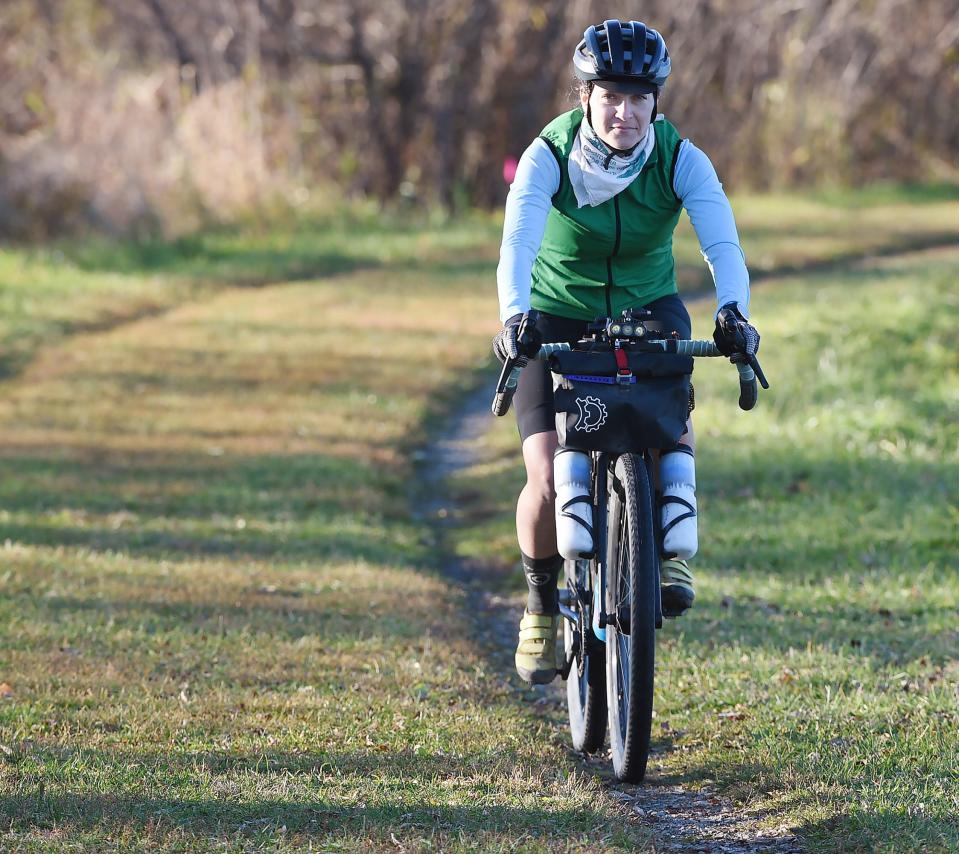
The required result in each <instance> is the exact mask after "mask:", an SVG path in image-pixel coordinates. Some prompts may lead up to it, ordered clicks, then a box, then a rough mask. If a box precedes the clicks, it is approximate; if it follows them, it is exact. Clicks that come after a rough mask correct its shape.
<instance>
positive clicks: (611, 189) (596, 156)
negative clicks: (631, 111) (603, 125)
mask: <svg viewBox="0 0 959 854" xmlns="http://www.w3.org/2000/svg"><path fill="white" fill-rule="evenodd" d="M655 144H656V132H655V131H654V130H653V125H652V123H650V125H649V129H648V130H647V131H646V136H645V137H644V138H643V139H642V140H641V141H640V142H639V143H638V144H637V145H636V146H635V147H634V148H633V150H632V151H631V152H629V153H628V154H626V155H624V154H621V153H620V152H618V151H616V149H614V148H610V147H609V146H608V145H607V144H606V143H605V142H603V141H602V140H601V139H600V138H599V137H598V136H597V135H596V131H594V130H593V128H592V126H591V125H590V123H589V121H588V120H587V119H586V116H583V121H582V123H581V124H580V126H579V132H578V133H577V134H576V139H575V140H574V141H573V150H572V151H571V152H570V154H569V181H570V184H572V186H573V192H574V193H575V194H576V203H577V204H578V206H579V207H585V206H586V205H589V206H590V207H596V205H601V204H602V203H603V202H607V201H609V200H610V199H611V198H612V197H613V196H615V195H616V194H617V193H620V192H622V191H623V190H625V189H626V188H627V187H628V186H629V185H630V183H631V182H632V181H633V179H634V178H635V177H636V176H637V175H638V174H639V173H640V172H641V171H642V168H643V165H644V164H645V163H646V160H647V158H648V157H649V155H650V152H652V150H653V146H654V145H655Z"/></svg>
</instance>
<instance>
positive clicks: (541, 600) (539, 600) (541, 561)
mask: <svg viewBox="0 0 959 854" xmlns="http://www.w3.org/2000/svg"><path fill="white" fill-rule="evenodd" d="M520 554H521V555H523V572H524V573H525V574H526V584H527V586H528V587H529V598H528V599H527V600H526V610H527V611H529V612H530V613H531V614H555V613H556V612H557V611H559V596H558V594H557V592H556V582H557V581H558V580H559V571H560V570H561V569H562V568H563V558H562V557H560V556H559V555H553V556H552V557H529V556H528V555H525V554H523V553H522V552H520Z"/></svg>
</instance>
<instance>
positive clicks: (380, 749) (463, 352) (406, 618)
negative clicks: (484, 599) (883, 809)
mask: <svg viewBox="0 0 959 854" xmlns="http://www.w3.org/2000/svg"><path fill="white" fill-rule="evenodd" d="M489 303H490V299H489V294H488V277H487V276H486V275H483V276H481V277H480V276H477V275H475V274H470V273H469V272H467V273H465V274H463V273H460V274H459V275H456V274H455V272H454V271H449V272H434V274H433V275H432V277H424V276H423V275H421V274H419V273H417V272H405V273H404V272H399V271H396V270H394V271H391V273H390V275H389V277H384V276H380V275H370V274H367V273H355V274H348V275H344V276H341V277H338V278H331V279H328V280H322V281H310V282H304V283H300V284H288V285H277V286H274V287H270V288H263V289H259V290H254V291H250V290H227V291H224V292H222V293H221V294H219V295H218V296H216V297H214V298H213V299H211V300H208V301H206V302H203V303H201V304H196V305H187V306H184V307H182V308H179V309H176V310H173V311H171V312H169V313H168V314H166V315H165V316H163V317H161V318H149V319H145V320H141V321H138V322H135V323H132V324H128V325H124V326H122V327H120V328H118V329H116V330H113V331H111V332H106V333H100V334H96V335H90V336H79V337H75V338H73V339H72V340H71V341H70V342H69V343H67V344H65V345H63V346H61V347H56V348H52V349H48V350H44V351H42V352H41V354H40V355H39V356H38V358H36V359H35V361H34V362H33V363H32V364H31V366H30V367H29V368H28V369H27V370H26V371H25V373H24V374H23V375H22V376H21V377H20V378H19V379H17V380H16V381H13V382H10V383H8V384H7V386H6V387H5V389H4V394H3V396H2V398H0V453H2V456H3V468H4V473H5V476H4V478H3V479H2V482H0V506H2V507H3V510H2V512H0V525H2V534H0V543H2V542H3V540H4V539H5V540H6V545H5V546H4V547H3V548H2V555H3V568H2V575H0V578H2V581H3V585H4V593H5V595H4V597H3V599H2V600H0V626H2V633H3V643H2V652H0V682H3V683H5V687H3V688H0V693H2V694H3V696H2V697H0V744H2V745H3V746H2V748H0V749H2V751H3V754H2V755H0V847H2V848H4V849H5V850H7V849H11V848H13V849H18V850H29V849H34V850H43V851H46V850H51V849H56V848H63V849H71V850H72V849H73V848H74V847H76V848H85V849H87V850H97V851H99V850H104V849H105V848H109V847H116V848H118V849H120V850H130V849H136V848H139V849H142V850H150V851H156V850H171V851H172V850H177V851H179V850H223V849H224V848H225V849H227V850H251V849H258V848H260V847H264V848H267V847H268V848H270V849H271V850H276V849H278V850H290V851H293V850H303V849H304V848H306V847H307V846H310V845H312V846H313V847H314V849H322V850H367V849H368V848H369V847H383V848H386V849H395V848H396V845H397V844H399V845H402V846H408V847H409V848H411V849H417V848H424V847H430V846H433V847H436V848H439V849H442V850H456V849H472V848H483V849H492V850H495V849H497V848H503V849H507V848H513V847H515V846H517V845H521V846H523V847H528V848H532V849H536V848H542V849H546V848H556V847H560V848H568V849H570V850H606V849H608V848H616V847H617V846H619V847H621V848H629V847H633V846H634V845H636V844H640V843H641V842H642V840H643V839H644V838H645V836H646V834H645V832H644V831H643V830H641V829H638V828H635V827H633V826H631V825H630V824H629V823H628V822H626V821H623V820H622V815H621V813H622V810H621V809H620V808H619V807H618V806H617V805H616V803H615V802H614V801H613V800H612V798H611V797H610V796H609V795H608V794H606V793H604V791H603V790H602V788H601V786H599V785H598V784H597V783H596V782H595V781H593V780H592V779H590V778H584V777H583V775H582V774H581V773H580V771H579V770H578V767H577V765H576V763H575V762H572V761H570V760H569V759H568V757H567V756H566V753H565V751H564V749H563V748H562V747H561V741H560V740H559V738H558V737H557V734H556V733H554V732H553V729H552V727H551V726H550V725H548V724H543V723H541V721H540V720H539V718H538V716H537V711H538V710H537V709H536V708H535V707H533V706H531V705H530V706H526V705H524V704H521V703H518V702H517V701H516V696H515V686H514V685H512V684H511V683H510V681H509V679H508V678H507V674H504V673H500V672H492V671H491V669H490V667H489V665H488V663H487V661H486V659H485V657H484V652H483V650H482V649H481V648H478V646H477V644H476V643H475V641H474V639H473V638H472V630H471V626H470V623H469V620H468V619H466V618H465V617H464V614H463V611H462V602H461V595H460V593H459V591H457V590H456V589H453V588H452V587H451V586H450V585H449V584H448V583H447V582H445V581H444V580H443V579H442V578H441V577H440V576H439V574H438V572H437V567H436V556H435V555H434V554H433V553H432V548H431V541H432V538H431V534H430V532H429V530H428V529H426V528H425V527H424V525H423V523H421V522H417V521H416V520H414V519H412V518H411V517H410V515H409V507H408V504H407V502H408V495H407V490H406V485H405V484H406V481H407V479H408V477H409V464H408V462H407V456H408V455H407V454H406V453H405V450H407V449H409V447H411V446H412V445H413V444H414V443H416V442H418V441H421V440H422V438H423V436H424V430H425V429H426V428H425V425H426V424H427V422H428V421H429V419H430V413H431V412H432V411H434V410H435V408H436V399H437V396H438V395H439V394H440V393H441V392H443V393H446V394H449V388H450V387H454V386H455V385H456V384H457V383H460V382H464V381H467V380H468V379H469V378H470V377H471V374H472V372H473V371H475V368H476V365H475V360H476V356H477V354H479V353H482V354H483V358H484V363H485V358H486V353H485V348H486V345H487V343H488V329H489V326H490V319H489V316H488V311H489ZM426 318H428V323H424V319H426ZM424 327H427V328H424Z"/></svg>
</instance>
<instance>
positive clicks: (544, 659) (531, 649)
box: [516, 611, 559, 685]
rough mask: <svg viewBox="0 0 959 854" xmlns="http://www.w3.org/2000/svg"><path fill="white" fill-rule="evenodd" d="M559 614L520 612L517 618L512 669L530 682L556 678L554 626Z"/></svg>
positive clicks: (538, 683) (543, 683)
mask: <svg viewBox="0 0 959 854" xmlns="http://www.w3.org/2000/svg"><path fill="white" fill-rule="evenodd" d="M558 625H559V614H552V615H551V614H531V613H530V612H529V611H526V612H524V614H523V619H522V620H520V622H519V645H518V646H517V647H516V672H517V673H518V674H519V675H520V677H521V678H522V679H525V680H526V681H527V682H531V683H532V684H533V685H546V684H547V683H549V682H552V681H553V680H554V679H555V678H556V627H557V626H558Z"/></svg>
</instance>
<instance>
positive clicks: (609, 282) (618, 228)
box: [606, 196, 622, 317]
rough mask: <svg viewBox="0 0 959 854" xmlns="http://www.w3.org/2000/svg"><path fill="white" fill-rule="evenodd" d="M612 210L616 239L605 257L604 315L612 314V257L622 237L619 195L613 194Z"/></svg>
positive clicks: (616, 252) (609, 315) (617, 249)
mask: <svg viewBox="0 0 959 854" xmlns="http://www.w3.org/2000/svg"><path fill="white" fill-rule="evenodd" d="M613 210H614V211H615V214H616V240H615V241H614V242H613V251H612V253H610V255H609V257H608V258H607V259H606V316H607V317H612V316H613V258H615V257H616V255H617V254H618V253H619V241H620V238H621V237H622V224H621V222H620V218H619V196H613Z"/></svg>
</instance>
